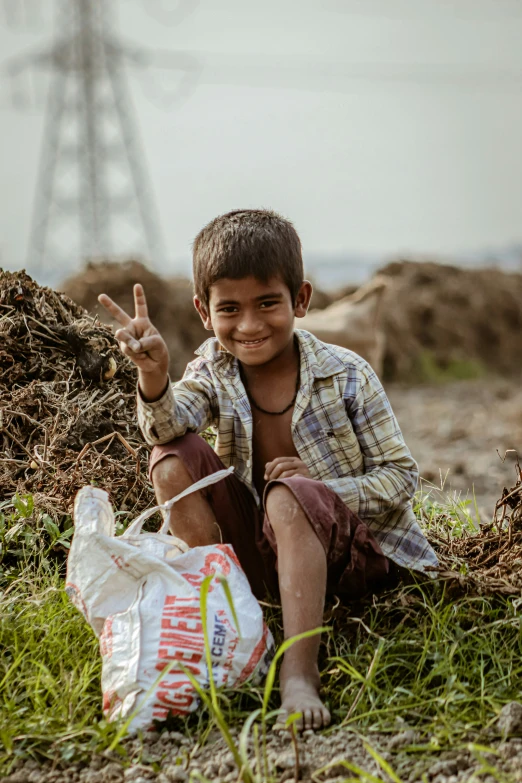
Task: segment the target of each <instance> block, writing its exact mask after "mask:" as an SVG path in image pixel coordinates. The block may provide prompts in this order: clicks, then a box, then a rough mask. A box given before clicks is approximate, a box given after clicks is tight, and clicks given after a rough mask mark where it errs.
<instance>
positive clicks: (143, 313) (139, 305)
mask: <svg viewBox="0 0 522 783" xmlns="http://www.w3.org/2000/svg"><path fill="white" fill-rule="evenodd" d="M134 312H135V315H136V318H148V317H149V311H148V308H147V300H146V298H145V291H144V290H143V286H142V285H140V283H136V285H135V286H134Z"/></svg>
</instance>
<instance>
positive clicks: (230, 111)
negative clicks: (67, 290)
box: [0, 0, 522, 274]
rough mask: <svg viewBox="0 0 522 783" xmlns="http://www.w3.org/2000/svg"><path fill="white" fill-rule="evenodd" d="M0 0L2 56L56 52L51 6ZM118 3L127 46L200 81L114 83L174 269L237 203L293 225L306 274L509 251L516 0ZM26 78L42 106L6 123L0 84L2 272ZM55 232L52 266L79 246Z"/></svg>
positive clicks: (70, 262) (8, 111)
mask: <svg viewBox="0 0 522 783" xmlns="http://www.w3.org/2000/svg"><path fill="white" fill-rule="evenodd" d="M107 1H108V0H107ZM2 2H3V3H4V6H3V12H2V13H0V60H2V61H3V62H4V63H5V62H8V61H9V59H10V58H11V57H14V56H19V55H20V54H22V53H24V52H28V51H34V50H39V49H41V48H43V47H45V46H46V45H48V44H49V43H50V42H51V37H52V34H53V13H52V11H53V7H55V6H54V3H53V2H52V0H0V3H2ZM68 2H71V0H68ZM14 3H17V5H16V6H15V5H14ZM57 5H58V3H57ZM62 5H63V0H62ZM113 6H114V10H115V11H116V20H117V28H116V29H117V32H118V33H119V35H121V37H122V39H124V40H125V41H127V42H132V43H133V45H135V46H137V47H142V48H144V49H146V50H148V51H149V52H150V53H151V54H152V60H151V61H152V62H156V63H157V64H159V65H165V64H168V65H173V64H174V65H176V66H177V65H178V64H179V63H182V64H183V65H185V64H186V63H189V64H191V65H192V66H194V65H195V67H196V69H197V72H198V77H197V80H195V81H194V82H193V83H192V82H191V83H190V90H189V91H188V94H187V95H186V96H185V98H184V99H183V100H178V101H174V102H172V101H169V100H167V97H168V94H172V92H173V90H174V89H175V87H176V86H177V85H178V83H179V81H178V79H179V73H180V72H179V70H178V71H172V70H165V68H152V67H150V68H145V69H144V68H133V69H131V70H129V72H128V77H129V83H130V93H131V98H132V104H133V112H134V116H135V120H136V122H137V126H138V128H139V138H140V142H141V146H142V148H143V152H144V157H145V160H146V164H147V169H148V177H149V180H150V183H151V190H152V192H153V194H154V200H155V203H156V205H157V211H158V214H159V222H160V224H161V229H162V233H163V237H164V247H165V250H164V254H163V263H165V264H166V265H167V266H168V269H169V271H170V272H171V273H173V274H175V273H184V272H187V271H188V269H189V258H190V246H191V242H192V241H193V238H194V236H195V235H196V234H197V232H198V230H199V229H200V228H201V227H202V226H203V225H204V224H205V223H207V222H208V221H209V220H210V219H211V218H213V217H214V216H215V215H217V214H219V213H223V212H226V211H227V210H230V209H236V208H241V207H258V206H263V207H271V208H273V209H275V210H277V211H279V212H281V213H283V214H284V215H286V216H287V217H289V218H290V219H291V220H292V221H293V222H294V224H295V226H296V228H297V230H298V232H299V234H300V236H301V240H302V243H303V248H304V252H305V259H307V258H308V259H309V260H310V263H311V264H313V263H316V262H317V259H318V258H323V259H326V260H328V259H331V261H332V263H338V262H339V263H341V260H342V259H343V258H361V259H362V260H364V259H368V260H369V261H370V260H372V259H375V258H376V257H379V258H381V257H382V258H387V257H391V256H396V255H398V254H407V255H410V256H411V255H422V256H436V257H439V258H449V259H451V258H452V257H456V256H459V255H465V254H467V253H473V252H476V251H477V252H478V251H482V250H486V249H488V248H502V247H505V246H509V245H511V244H514V243H520V242H522V220H521V216H522V154H521V152H522V150H521V147H522V142H521V140H522V90H521V87H522V48H521V47H520V40H521V39H522V5H521V4H520V2H519V0H263V3H258V2H256V3H254V2H252V0H220V2H216V0H199V2H197V1H196V0H184V1H183V0H180V2H178V3H176V2H175V1H174V0H119V2H116V0H115V1H114V3H113ZM1 7H2V6H0V8H1ZM23 8H25V9H26V10H27V12H28V13H27V17H28V22H29V24H20V23H21V22H23V21H24V18H23V16H24V15H23V13H22V12H21V11H22V9H23ZM176 8H177V9H178V11H179V12H178V13H176ZM61 21H63V20H61ZM60 32H62V33H63V32H65V28H64V27H63V24H62V26H61V28H60ZM166 52H171V54H170V55H167V54H165V53H166ZM180 52H181V53H185V54H182V55H180ZM28 84H29V87H28V88H27V89H29V88H30V89H32V90H35V91H36V92H37V94H38V95H39V100H38V102H37V103H35V101H31V102H30V106H29V107H28V108H26V109H25V110H24V111H20V110H18V109H17V108H15V107H14V106H13V104H12V101H11V99H10V95H11V88H12V87H13V83H12V82H10V80H8V79H7V78H6V76H5V71H4V75H3V77H2V78H1V79H0V140H1V155H0V204H1V209H0V266H2V267H4V268H11V269H13V268H20V267H21V266H23V265H24V264H25V260H26V253H27V243H28V237H29V229H30V222H31V213H32V208H33V198H34V191H35V185H36V177H37V172H38V165H39V154H40V144H41V138H42V132H43V106H42V104H43V102H44V100H43V99H44V96H45V92H44V91H45V87H46V81H45V78H44V76H43V74H42V72H41V70H40V72H39V74H37V76H36V79H33V80H32V81H29V82H28ZM15 86H16V87H17V89H20V88H21V87H22V89H23V90H25V89H26V87H25V85H24V83H23V82H20V81H18V82H17V83H16V84H15ZM166 94H167V97H166ZM37 104H39V105H37ZM68 176H69V175H68ZM62 240H63V242H64V243H65V247H62V250H64V251H65V254H64V258H66V259H67V260H66V261H65V260H64V261H63V262H61V263H63V266H62V267H61V268H60V270H59V272H60V274H61V273H62V270H63V272H64V274H65V273H66V272H70V271H71V270H72V269H73V268H74V267H75V266H77V265H78V263H79V255H78V252H79V251H77V250H75V249H74V246H73V243H72V241H71V244H70V248H71V249H70V250H69V241H70V240H69V239H68V238H66V237H62ZM128 241H129V240H128V238H127V236H125V237H123V234H122V236H121V243H120V244H119V245H118V248H117V249H120V250H121V251H122V252H127V250H128V251H129V252H131V250H132V248H131V247H129V248H127V247H126V246H125V243H126V242H128ZM158 263H159V262H158Z"/></svg>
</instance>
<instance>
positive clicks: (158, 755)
mask: <svg viewBox="0 0 522 783" xmlns="http://www.w3.org/2000/svg"><path fill="white" fill-rule="evenodd" d="M518 706H519V707H521V709H522V706H521V705H518ZM511 711H513V708H511ZM500 724H502V721H500ZM213 736H214V737H215V734H214V735H213ZM236 741H237V732H236ZM476 742H477V744H478V745H480V746H482V747H488V748H490V749H491V752H490V753H488V752H486V751H484V750H478V749H475V750H473V748H472V747H471V746H466V747H460V746H459V747H458V748H451V749H446V750H440V751H437V750H436V749H435V747H434V745H433V743H430V738H429V737H421V736H420V735H419V734H418V733H417V732H414V731H413V730H410V729H406V730H403V731H401V732H400V733H397V734H395V735H385V734H368V735H367V736H366V737H363V736H362V735H359V734H358V733H356V732H355V731H353V730H346V729H334V730H333V731H332V732H331V733H329V734H317V735H316V734H313V732H305V736H302V737H300V738H299V739H298V741H297V748H298V763H297V765H296V753H295V748H294V745H293V743H292V740H291V738H290V736H289V735H288V734H275V733H272V732H270V733H269V734H268V736H267V754H266V759H267V764H268V769H269V774H270V776H271V777H270V778H269V777H267V776H266V773H265V772H264V763H265V762H264V761H263V760H261V765H262V770H261V773H262V777H261V778H260V779H261V780H263V781H265V780H273V781H277V783H284V781H287V780H290V781H295V780H300V781H312V774H313V776H314V777H313V781H315V782H316V783H320V781H328V783H336V781H338V782H339V783H340V782H341V781H345V780H346V779H348V778H351V777H353V773H354V772H356V770H354V767H355V768H358V769H359V770H362V771H364V772H366V773H367V774H369V775H373V776H374V777H375V778H377V779H378V780H383V781H388V780H389V777H388V776H387V775H386V774H385V773H384V772H383V770H382V768H381V766H380V765H379V763H378V762H377V761H376V760H375V759H374V758H373V757H372V756H371V754H370V753H369V752H368V750H367V749H366V747H365V743H367V744H368V745H369V746H371V748H372V749H373V750H374V751H376V752H377V753H378V754H379V757H380V758H381V760H382V762H381V763H382V764H389V765H390V767H391V768H392V769H393V770H394V772H395V774H396V775H397V776H398V777H399V779H400V780H401V781H403V783H417V782H418V781H419V782H420V781H422V780H424V781H427V783H479V782H480V783H497V781H498V780H502V781H504V783H518V782H519V781H521V782H522V738H521V737H508V738H506V739H504V740H500V739H499V738H498V736H497V737H495V738H491V737H490V738H489V739H488V738H487V737H486V738H484V737H477V738H476ZM124 745H125V748H126V751H127V754H128V756H127V758H126V759H125V758H122V757H115V756H114V754H113V755H112V756H111V757H105V756H103V755H95V756H93V757H92V759H91V760H90V761H89V762H87V763H84V764H79V763H73V764H67V763H65V762H60V763H59V764H58V765H51V763H50V762H48V763H44V764H43V765H38V764H37V763H36V762H35V761H34V760H29V761H26V762H25V763H23V762H18V764H17V767H16V769H15V770H14V771H13V772H12V773H11V774H10V775H9V776H8V777H5V778H2V780H3V781H4V783H69V782H71V781H72V783H76V782H77V783H120V781H121V782H122V783H127V781H128V783H154V782H156V783H190V781H196V780H200V779H201V777H200V776H203V778H204V779H206V780H208V781H212V783H229V781H230V782H231V781H237V780H238V775H239V771H238V769H237V767H236V765H235V764H234V761H233V758H232V754H231V752H230V751H229V749H228V748H227V747H226V745H225V743H224V741H223V740H222V739H221V738H219V739H213V740H212V741H209V742H208V743H207V744H206V745H205V746H200V745H199V744H198V743H197V738H195V739H194V740H193V741H191V740H190V739H189V738H187V737H184V736H183V735H180V734H179V733H178V732H164V733H163V734H161V735H160V736H159V737H158V738H157V739H154V741H153V742H150V740H147V742H146V743H143V742H142V741H141V740H138V739H136V738H129V739H127V740H126V741H124ZM420 746H424V751H420ZM249 754H250V755H249V761H250V763H251V764H252V767H253V769H254V770H256V771H257V762H256V760H255V752H254V747H253V743H252V742H251V743H249ZM484 765H487V767H488V769H486V768H485V766H484ZM493 769H494V771H493ZM296 770H297V774H298V776H297V777H296ZM502 776H503V777H502Z"/></svg>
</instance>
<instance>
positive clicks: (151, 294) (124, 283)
mask: <svg viewBox="0 0 522 783" xmlns="http://www.w3.org/2000/svg"><path fill="white" fill-rule="evenodd" d="M134 283H141V284H142V285H143V287H144V289H145V293H146V295H147V303H148V306H149V314H150V317H151V320H152V322H153V323H154V325H155V326H156V327H157V329H159V331H160V332H161V334H162V336H163V338H164V339H165V342H166V343H167V346H168V349H169V353H170V372H171V375H172V377H173V378H179V377H181V375H182V374H183V371H184V370H185V367H186V364H187V362H189V361H191V360H192V359H194V351H195V349H196V348H197V347H198V346H199V345H201V343H202V342H203V341H204V340H206V339H207V338H208V337H209V336H211V333H209V332H207V331H205V329H204V328H203V325H202V323H201V319H200V317H199V315H198V314H197V312H196V310H195V308H194V305H193V303H192V295H193V294H192V285H191V283H190V282H189V281H188V280H186V279H184V278H172V279H170V280H165V279H163V278H162V277H160V276H159V275H157V274H155V273H154V272H153V271H151V270H150V269H148V268H147V267H146V266H145V265H144V264H142V263H141V262H139V261H134V260H129V261H125V262H123V263H118V262H113V261H112V262H111V261H100V262H97V263H89V264H88V265H87V266H86V268H85V269H84V270H83V271H82V272H80V273H79V274H77V275H75V276H74V277H71V278H69V279H67V280H65V281H64V282H63V283H62V284H61V285H60V290H61V291H63V292H64V293H65V294H67V296H69V297H70V298H71V299H73V300H74V301H75V302H78V304H80V305H81V306H82V307H84V308H85V309H86V310H87V311H88V312H90V313H92V314H96V315H98V316H99V318H100V320H102V321H103V322H104V323H111V324H114V321H111V318H110V316H109V314H108V313H107V312H106V311H105V310H104V308H103V307H102V306H101V305H100V304H99V303H98V294H101V293H105V294H108V296H110V297H111V299H114V300H115V301H116V302H117V303H118V304H119V305H120V306H121V307H123V309H124V310H126V311H127V312H128V313H133V312H134V302H133V295H132V286H133V285H134Z"/></svg>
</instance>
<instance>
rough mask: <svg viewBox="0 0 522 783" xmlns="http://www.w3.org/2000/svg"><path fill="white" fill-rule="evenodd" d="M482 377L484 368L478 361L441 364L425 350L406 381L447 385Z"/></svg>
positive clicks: (450, 360)
mask: <svg viewBox="0 0 522 783" xmlns="http://www.w3.org/2000/svg"><path fill="white" fill-rule="evenodd" d="M484 375H486V367H485V365H484V363H483V362H481V361H480V360H479V359H469V358H466V359H464V358H452V359H448V360H447V361H446V362H444V363H441V362H440V361H438V360H437V358H436V356H435V354H434V353H433V352H432V351H430V350H428V349H425V350H423V351H421V352H420V353H419V355H418V356H417V358H416V359H415V362H414V365H413V367H412V369H411V373H410V377H409V379H408V380H409V381H410V382H414V383H448V382H451V381H468V380H474V379H476V378H483V377H484Z"/></svg>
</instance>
